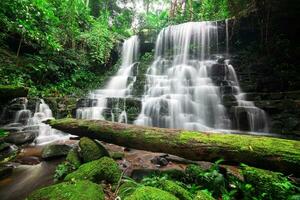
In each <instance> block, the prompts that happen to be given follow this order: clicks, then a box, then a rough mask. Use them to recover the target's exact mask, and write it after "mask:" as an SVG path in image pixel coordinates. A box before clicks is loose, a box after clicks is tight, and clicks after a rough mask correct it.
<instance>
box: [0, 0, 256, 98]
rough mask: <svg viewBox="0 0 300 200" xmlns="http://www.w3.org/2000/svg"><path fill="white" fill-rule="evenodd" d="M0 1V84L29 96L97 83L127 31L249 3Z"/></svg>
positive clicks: (220, 15)
mask: <svg viewBox="0 0 300 200" xmlns="http://www.w3.org/2000/svg"><path fill="white" fill-rule="evenodd" d="M0 4H1V5H0V25H1V26H0V27H1V28H0V29H1V31H0V45H1V48H0V51H1V56H0V59H1V64H0V75H1V77H2V79H1V81H0V84H2V85H14V86H26V87H29V88H31V90H30V93H31V94H32V95H39V96H49V95H52V96H53V95H54V96H61V95H64V94H75V95H76V94H78V93H82V92H84V91H87V90H89V89H93V88H95V87H97V86H99V84H102V83H103V82H104V81H105V79H106V77H107V76H108V75H107V74H109V73H112V72H110V71H113V69H114V68H113V65H114V64H115V59H113V58H112V57H113V55H114V52H116V49H117V47H118V45H119V44H120V43H121V42H122V40H123V39H125V38H127V37H129V36H130V35H133V34H136V33H139V32H141V31H143V30H148V31H154V32H157V31H159V30H160V29H161V28H163V27H165V26H168V25H172V24H178V23H182V22H186V21H199V20H222V19H225V18H228V17H231V16H234V15H236V14H237V13H238V12H239V11H240V10H244V9H245V8H247V7H249V8H250V7H251V5H252V4H253V2H252V1H250V0H221V1H220V0H202V1H200V0H199V1H192V0H172V1H171V0H154V1H150V0H140V1H130V0H115V1H110V0H15V1H1V3H0ZM237 5H238V6H239V7H237ZM108 69H109V70H108ZM97 74H101V75H102V76H101V77H100V78H99V76H97ZM95 80H97V81H95Z"/></svg>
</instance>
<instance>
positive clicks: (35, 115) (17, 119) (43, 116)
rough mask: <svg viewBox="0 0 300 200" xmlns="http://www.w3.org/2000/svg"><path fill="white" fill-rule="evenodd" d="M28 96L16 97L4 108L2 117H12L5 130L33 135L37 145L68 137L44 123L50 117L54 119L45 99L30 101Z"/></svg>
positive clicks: (4, 127)
mask: <svg viewBox="0 0 300 200" xmlns="http://www.w3.org/2000/svg"><path fill="white" fill-rule="evenodd" d="M28 104H29V100H28V99H27V98H16V99H14V100H12V101H11V102H10V103H9V104H8V105H7V107H6V108H5V109H4V111H3V113H2V116H1V118H2V119H3V118H5V119H10V120H9V121H10V123H9V124H7V125H5V126H3V127H2V128H3V129H5V130H10V131H12V132H14V131H16V132H18V133H25V134H26V135H33V138H34V140H33V142H34V143H35V144H36V145H45V144H48V143H52V142H56V141H62V140H65V139H68V138H69V136H68V135H67V134H64V133H62V132H60V131H58V130H55V129H53V128H51V126H49V125H47V124H45V123H43V121H45V120H48V119H54V118H53V116H52V111H51V109H50V108H49V106H48V104H46V103H45V101H44V100H43V99H35V100H33V101H30V105H28Z"/></svg>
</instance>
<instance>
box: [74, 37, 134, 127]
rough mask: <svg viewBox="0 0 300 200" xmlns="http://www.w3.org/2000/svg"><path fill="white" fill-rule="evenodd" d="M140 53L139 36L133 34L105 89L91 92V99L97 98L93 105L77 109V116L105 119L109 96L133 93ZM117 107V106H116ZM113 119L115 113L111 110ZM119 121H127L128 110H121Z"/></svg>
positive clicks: (126, 95) (126, 42)
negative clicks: (115, 72)
mask: <svg viewBox="0 0 300 200" xmlns="http://www.w3.org/2000/svg"><path fill="white" fill-rule="evenodd" d="M138 53H139V38H138V36H136V35H135V36H132V37H130V38H129V39H127V40H126V41H125V42H124V44H123V48H122V64H121V67H120V69H119V71H118V72H117V74H116V75H115V76H113V77H112V78H111V80H110V81H109V82H108V84H107V86H106V87H105V88H104V89H99V90H95V91H93V92H91V93H90V95H89V98H90V99H96V103H95V104H94V105H92V106H91V107H81V108H78V109H77V111H76V117H77V118H80V119H104V118H105V117H104V115H103V113H104V111H106V110H107V98H110V97H113V98H124V97H128V96H130V94H131V90H132V87H133V84H134V81H135V76H134V75H133V69H134V67H136V65H137V63H136V61H137V58H138ZM116 109H117V108H116ZM111 115H112V119H113V120H114V114H113V113H112V112H111ZM118 121H119V122H125V123H126V122H127V116H126V111H125V110H123V111H121V114H120V116H119V117H118Z"/></svg>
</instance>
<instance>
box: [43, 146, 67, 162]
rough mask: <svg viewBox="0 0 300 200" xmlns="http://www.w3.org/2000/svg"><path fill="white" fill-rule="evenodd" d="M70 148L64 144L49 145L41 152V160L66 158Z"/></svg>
mask: <svg viewBox="0 0 300 200" xmlns="http://www.w3.org/2000/svg"><path fill="white" fill-rule="evenodd" d="M71 148H72V147H71V146H69V145H66V144H49V145H47V146H45V147H44V148H43V150H42V158H43V159H52V158H57V157H61V156H66V155H67V154H68V152H69V151H70V149H71Z"/></svg>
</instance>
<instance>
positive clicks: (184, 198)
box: [159, 180, 192, 200]
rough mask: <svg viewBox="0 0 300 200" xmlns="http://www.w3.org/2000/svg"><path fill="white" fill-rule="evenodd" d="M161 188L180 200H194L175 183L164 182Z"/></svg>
mask: <svg viewBox="0 0 300 200" xmlns="http://www.w3.org/2000/svg"><path fill="white" fill-rule="evenodd" d="M159 188H160V189H162V190H164V191H167V192H169V193H171V194H173V195H174V196H176V197H177V198H178V199H180V200H192V198H191V194H190V193H189V192H188V191H186V190H185V189H184V188H182V187H181V186H179V185H178V184H176V183H175V182H173V181H170V180H164V181H162V182H161V183H160V186H159Z"/></svg>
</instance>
